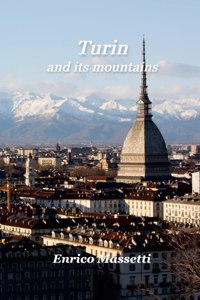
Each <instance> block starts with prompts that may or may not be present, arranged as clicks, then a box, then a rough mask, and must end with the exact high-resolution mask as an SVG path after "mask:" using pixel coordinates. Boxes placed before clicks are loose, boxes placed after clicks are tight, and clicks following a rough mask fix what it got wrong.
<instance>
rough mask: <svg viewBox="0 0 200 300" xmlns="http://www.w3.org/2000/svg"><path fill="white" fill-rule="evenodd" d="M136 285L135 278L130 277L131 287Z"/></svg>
mask: <svg viewBox="0 0 200 300" xmlns="http://www.w3.org/2000/svg"><path fill="white" fill-rule="evenodd" d="M134 284H135V276H130V285H134Z"/></svg>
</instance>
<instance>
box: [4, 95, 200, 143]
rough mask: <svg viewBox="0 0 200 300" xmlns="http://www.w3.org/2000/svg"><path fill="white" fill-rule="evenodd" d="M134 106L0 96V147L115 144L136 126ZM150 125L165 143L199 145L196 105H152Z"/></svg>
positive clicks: (179, 101) (190, 101) (199, 107)
mask: <svg viewBox="0 0 200 300" xmlns="http://www.w3.org/2000/svg"><path fill="white" fill-rule="evenodd" d="M136 109H137V106H136V100H134V99H109V100H108V99H102V98H100V97H98V95H90V96H89V97H81V96H80V97H77V98H69V97H59V96H55V95H51V94H46V95H39V94H36V93H30V92H12V93H5V92H0V122H1V123H0V124H1V126H0V144H5V143H9V144H11V143H12V144H16V143H32V144H33V143H44V142H45V143H46V142H61V143H80V142H85V143H87V142H88V141H90V140H94V141H96V142H108V141H109V143H118V144H120V143H121V142H122V141H123V139H124V137H125V135H126V133H127V131H128V129H129V128H130V126H131V124H132V123H133V121H134V120H135V114H136ZM153 115H154V122H155V123H156V124H157V125H158V126H159V128H160V129H161V131H162V133H163V135H164V137H165V139H166V141H167V142H175V141H176V142H200V133H199V131H198V128H199V127H200V126H199V125H200V101H199V99H177V100H173V101H167V100H159V101H154V103H153Z"/></svg>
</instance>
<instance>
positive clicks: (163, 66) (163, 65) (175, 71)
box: [157, 60, 200, 78]
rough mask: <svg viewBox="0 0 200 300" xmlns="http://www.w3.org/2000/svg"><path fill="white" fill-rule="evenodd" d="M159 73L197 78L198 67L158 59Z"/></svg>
mask: <svg viewBox="0 0 200 300" xmlns="http://www.w3.org/2000/svg"><path fill="white" fill-rule="evenodd" d="M157 64H158V66H159V75H163V76H176V77H181V78H191V77H192V78H199V77H200V67H198V66H192V65H187V64H181V63H171V62H169V61H166V60H161V61H158V63H157Z"/></svg>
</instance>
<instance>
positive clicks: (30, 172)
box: [25, 155, 36, 186]
mask: <svg viewBox="0 0 200 300" xmlns="http://www.w3.org/2000/svg"><path fill="white" fill-rule="evenodd" d="M35 168H36V161H35V159H34V158H32V156H31V155H29V157H28V158H27V160H26V173H25V184H26V185H27V186H34V185H35V176H36V172H35Z"/></svg>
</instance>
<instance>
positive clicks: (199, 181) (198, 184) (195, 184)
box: [192, 171, 200, 194]
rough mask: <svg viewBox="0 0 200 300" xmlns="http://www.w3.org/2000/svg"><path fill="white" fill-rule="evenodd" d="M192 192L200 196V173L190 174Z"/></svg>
mask: <svg viewBox="0 0 200 300" xmlns="http://www.w3.org/2000/svg"><path fill="white" fill-rule="evenodd" d="M192 192H193V193H198V194H200V171H198V172H194V173H192Z"/></svg>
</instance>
